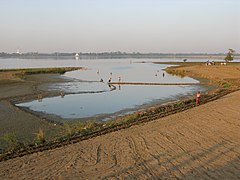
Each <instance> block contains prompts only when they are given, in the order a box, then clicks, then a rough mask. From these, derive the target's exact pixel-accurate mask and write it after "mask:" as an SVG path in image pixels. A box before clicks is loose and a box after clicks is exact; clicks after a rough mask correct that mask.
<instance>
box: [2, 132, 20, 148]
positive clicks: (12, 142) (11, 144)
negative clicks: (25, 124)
mask: <svg viewBox="0 0 240 180" xmlns="http://www.w3.org/2000/svg"><path fill="white" fill-rule="evenodd" d="M1 139H2V140H3V141H5V142H6V143H7V145H8V148H9V149H14V148H16V147H17V145H18V141H17V138H16V135H15V133H6V134H4V135H3V137H2V138H1Z"/></svg>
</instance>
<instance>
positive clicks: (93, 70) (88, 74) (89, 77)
mask: <svg viewBox="0 0 240 180" xmlns="http://www.w3.org/2000/svg"><path fill="white" fill-rule="evenodd" d="M83 63H85V65H84V67H85V68H87V70H76V71H71V72H67V73H65V74H64V75H63V76H64V77H67V78H74V79H75V80H74V81H73V82H67V83H56V84H52V85H51V86H49V89H50V90H58V91H60V92H66V93H71V94H70V95H65V94H60V96H59V97H52V98H45V99H44V101H41V102H40V103H39V102H38V101H32V102H27V103H22V104H18V106H24V107H28V108H30V109H31V110H33V111H41V112H45V113H48V114H55V115H58V116H61V117H62V118H86V117H93V116H98V115H100V114H108V115H109V116H112V115H113V114H114V113H119V114H121V113H128V112H133V111H134V110H136V109H138V108H141V106H142V105H144V104H149V103H153V102H156V101H165V100H166V99H175V98H176V97H177V96H182V95H188V94H192V93H193V92H196V91H198V90H199V89H201V87H200V86H143V85H120V84H119V85H113V84H111V82H121V83H123V82H152V83H187V82H189V83H194V82H198V81H196V80H194V79H191V78H189V77H183V78H181V77H177V76H172V75H170V74H167V73H166V72H164V70H163V69H164V68H166V67H167V65H161V64H153V63H134V62H132V63H129V62H128V61H126V60H122V61H115V60H111V61H107V62H105V61H103V62H102V61H101V63H99V61H98V62H97V63H96V61H89V62H88V63H87V62H83ZM63 97H64V98H63Z"/></svg>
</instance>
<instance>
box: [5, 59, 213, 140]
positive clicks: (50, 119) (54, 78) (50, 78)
mask: <svg viewBox="0 0 240 180" xmlns="http://www.w3.org/2000/svg"><path fill="white" fill-rule="evenodd" d="M196 64H197V66H199V64H200V63H196ZM191 66H192V63H190V67H191ZM200 66H202V65H201V64H200ZM171 68H173V69H177V70H179V69H180V71H182V70H181V68H186V67H185V66H174V67H171ZM186 73H187V76H189V77H192V78H194V79H197V80H198V81H200V82H203V84H206V86H207V87H208V89H207V90H206V94H210V93H214V91H216V90H217V87H213V83H212V82H211V81H212V79H207V78H206V77H202V76H199V75H196V74H193V73H191V71H189V70H187V71H186ZM38 76H40V77H38ZM36 78H37V80H41V79H44V81H43V82H41V81H40V82H38V83H37V84H38V85H39V84H41V83H46V84H47V83H50V82H68V81H71V79H63V78H62V77H60V76H59V75H54V74H52V75H48V74H43V75H31V76H27V79H26V81H30V82H31V81H35V80H36ZM23 83H24V82H23ZM31 85H32V86H36V84H34V85H33V84H31ZM28 86H29V85H28ZM46 87H47V86H46ZM33 90H36V92H34V91H33V92H34V93H32V94H31V95H23V96H17V97H14V98H12V97H11V100H10V99H1V101H3V100H4V101H10V102H11V103H16V102H19V101H20V102H22V101H26V100H32V98H34V99H36V98H37V94H38V93H39V92H38V91H37V89H34V88H33ZM41 92H42V94H43V96H44V97H52V96H56V95H59V93H60V92H48V91H47V89H45V91H42V90H41ZM191 97H192V95H191ZM177 98H178V99H180V101H184V100H185V99H187V98H190V96H189V95H186V96H184V97H177ZM173 101H175V100H171V101H170V102H166V101H165V103H164V102H163V101H161V103H160V101H154V102H151V103H149V104H143V105H141V106H139V107H138V108H137V109H136V108H133V109H132V110H133V111H135V112H132V110H131V111H130V112H132V113H130V114H133V115H134V114H136V113H139V112H144V111H149V110H151V109H154V108H155V109H156V108H157V107H161V106H164V105H165V104H169V103H170V104H171V102H173ZM11 106H12V108H14V109H16V110H17V109H19V110H20V111H22V112H23V114H24V113H25V114H29V115H31V116H34V117H35V119H38V120H40V121H39V122H42V121H45V124H48V123H50V124H49V125H50V127H49V128H50V129H49V130H47V131H51V130H52V126H53V125H54V129H57V131H58V133H60V134H63V129H62V127H61V126H62V125H63V122H64V121H63V120H67V119H64V118H61V117H58V116H56V115H49V114H45V113H41V112H34V111H32V110H30V109H27V108H23V107H17V106H15V105H14V104H12V105H11ZM10 108H11V107H10ZM17 111H18V110H17ZM123 111H125V110H123ZM123 111H121V112H123ZM128 111H129V110H128ZM114 114H115V115H114ZM114 114H111V115H110V117H111V118H112V119H113V120H114V119H119V118H118V117H116V115H117V114H118V113H117V114H116V113H114ZM112 115H114V116H115V117H112ZM128 115H129V113H127V114H126V115H121V116H120V118H124V117H125V116H126V117H127V116H128ZM95 117H98V118H100V119H102V118H104V119H106V118H108V117H109V115H104V114H102V115H101V116H99V115H97V116H95ZM59 119H62V120H59ZM79 119H81V120H85V121H86V120H87V119H89V118H78V119H75V120H76V121H78V120H79ZM76 121H73V123H74V122H76ZM56 124H59V125H61V126H60V127H59V126H56ZM49 125H47V126H49ZM3 127H4V126H3ZM36 131H37V129H35V132H32V134H33V133H36ZM2 132H4V131H2ZM60 136H61V135H60ZM31 137H33V136H32V135H31ZM54 137H59V135H55V136H54Z"/></svg>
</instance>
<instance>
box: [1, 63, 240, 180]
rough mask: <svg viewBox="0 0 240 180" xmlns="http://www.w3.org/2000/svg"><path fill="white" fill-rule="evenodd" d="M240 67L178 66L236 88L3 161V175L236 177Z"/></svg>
mask: <svg viewBox="0 0 240 180" xmlns="http://www.w3.org/2000/svg"><path fill="white" fill-rule="evenodd" d="M200 68H201V69H200ZM239 68H240V65H238V66H234V67H231V66H228V67H220V66H215V67H205V66H195V67H194V66H191V67H180V69H179V70H180V71H181V70H183V69H184V70H186V71H187V72H186V73H189V74H194V75H197V74H201V76H200V77H207V76H211V77H212V79H211V81H212V83H215V82H219V81H224V82H228V83H229V84H230V85H231V86H230V87H228V88H227V89H229V91H230V92H231V89H232V91H234V92H233V93H230V94H227V95H225V94H223V95H224V97H222V98H217V100H214V101H212V100H211V101H210V102H208V103H205V104H201V105H200V106H197V107H195V106H194V108H190V109H187V110H184V111H181V112H178V113H175V114H171V115H168V116H166V117H157V119H155V120H153V121H146V122H143V123H142V122H141V123H137V122H136V125H134V126H131V127H127V128H123V129H121V130H118V131H115V130H113V131H111V132H110V133H109V132H108V133H106V134H102V135H101V136H98V135H96V136H92V137H91V138H89V139H86V140H84V141H80V142H79V141H76V139H75V140H74V139H73V141H72V142H70V143H69V145H68V146H64V147H58V148H53V149H51V150H45V151H44V148H43V149H42V151H43V152H38V153H34V154H30V155H26V156H23V157H18V158H14V159H10V160H8V161H4V162H0V169H1V171H0V177H2V178H17V177H19V175H21V177H22V178H31V177H32V175H34V177H37V178H44V177H45V178H46V177H52V178H68V179H71V178H76V177H79V178H83V179H86V178H89V179H91V178H92V177H93V176H92V175H93V174H94V176H95V177H98V178H100V179H103V178H106V179H108V178H114V177H118V178H126V177H129V178H130V177H138V178H140V179H149V178H153V177H155V178H157V177H161V178H176V179H184V178H191V179H195V178H200V179H205V178H215V179H219V178H223V179H238V178H239V173H238V172H239V168H238V165H239V163H240V161H239V153H240V148H239V147H240V140H239V126H240V119H239V117H240V116H239V115H240V114H239V108H238V107H239V105H240V104H239V98H240V91H239V88H240V86H239V84H238V83H239V79H240V77H239V76H240V74H239V72H240V70H239ZM219 73H220V74H221V75H222V76H219ZM231 83H232V84H231ZM218 85H219V84H218ZM223 86H224V84H223ZM225 89H226V88H225ZM227 89H226V90H227ZM203 98H204V96H203ZM147 117H150V115H148V116H147ZM59 166H61V168H60V169H59ZM14 167H15V168H14ZM16 167H19V168H16Z"/></svg>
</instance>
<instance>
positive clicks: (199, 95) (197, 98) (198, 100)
mask: <svg viewBox="0 0 240 180" xmlns="http://www.w3.org/2000/svg"><path fill="white" fill-rule="evenodd" d="M200 97H201V94H200V92H199V91H198V92H197V95H196V106H198V105H199V103H200Z"/></svg>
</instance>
